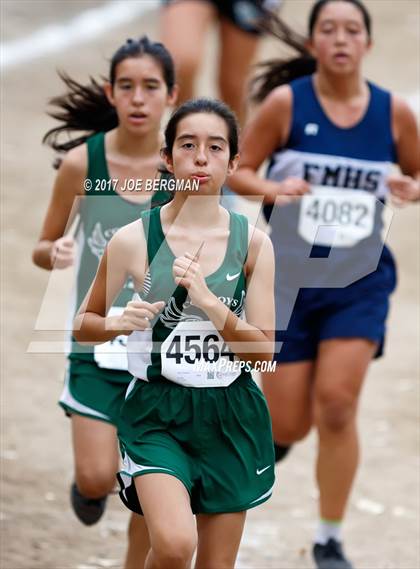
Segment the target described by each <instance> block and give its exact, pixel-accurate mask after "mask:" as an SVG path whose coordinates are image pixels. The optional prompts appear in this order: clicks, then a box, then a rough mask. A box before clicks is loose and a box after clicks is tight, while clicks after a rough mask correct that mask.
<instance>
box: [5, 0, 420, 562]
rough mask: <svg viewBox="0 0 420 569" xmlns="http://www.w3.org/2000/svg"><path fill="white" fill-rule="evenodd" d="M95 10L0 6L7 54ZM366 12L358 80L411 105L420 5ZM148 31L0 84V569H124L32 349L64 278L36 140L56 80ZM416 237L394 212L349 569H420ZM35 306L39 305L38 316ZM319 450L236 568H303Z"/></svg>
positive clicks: (374, 1) (206, 77)
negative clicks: (83, 488) (38, 261)
mask: <svg viewBox="0 0 420 569" xmlns="http://www.w3.org/2000/svg"><path fill="white" fill-rule="evenodd" d="M100 4H101V2H90V1H76V2H68V1H55V2H52V1H44V0H39V1H33V0H31V1H19V0H17V1H13V2H12V1H2V2H1V12H2V41H3V42H10V41H14V40H17V39H20V38H22V37H24V36H27V35H29V34H31V33H33V32H34V31H36V30H38V29H39V28H41V27H43V26H46V25H48V24H52V23H55V22H59V23H60V22H61V23H65V22H66V21H69V20H71V18H73V17H74V16H76V15H77V14H78V13H79V12H80V11H82V10H86V9H88V8H90V7H98V6H99V5H100ZM367 4H368V6H369V8H370V9H371V11H372V14H373V21H374V36H375V47H374V50H373V52H372V54H371V55H370V56H369V58H368V61H367V64H366V74H367V75H368V76H369V77H370V78H371V79H372V80H374V81H377V82H379V83H380V84H381V85H383V86H385V87H387V88H390V89H392V90H394V91H396V92H398V93H400V94H402V95H404V96H407V97H410V100H411V101H412V102H413V101H415V100H416V99H415V95H416V94H417V95H418V93H419V90H420V74H419V68H420V66H419V63H420V36H419V30H420V21H419V16H420V5H419V4H418V2H417V1H416V0H412V1H411V0H408V1H405V0H398V2H396V1H394V2H392V1H391V0H370V1H369V0H368V1H367ZM308 5H309V3H308V2H307V1H306V0H305V1H304V0H302V1H301V0H287V1H286V5H285V8H284V15H285V17H286V18H287V19H288V20H289V21H290V22H294V23H296V24H297V25H298V26H299V27H300V29H301V30H303V29H304V21H305V15H306V14H307V9H308ZM144 32H147V33H148V34H149V35H150V36H152V37H157V12H156V11H154V12H152V13H150V14H147V15H145V16H142V17H141V18H134V19H133V21H131V22H130V24H124V25H121V26H120V27H118V28H115V29H113V30H111V31H109V32H107V33H105V34H104V35H101V36H99V37H97V38H95V40H94V41H91V42H84V43H80V44H77V45H73V46H71V47H67V48H66V49H63V50H61V51H59V52H57V53H54V54H51V55H46V56H43V57H40V58H38V59H34V60H32V61H30V62H27V63H21V64H20V65H17V66H15V67H13V68H10V69H7V70H6V71H5V72H4V73H3V76H2V97H1V100H2V115H3V118H2V122H3V126H2V133H1V154H2V179H1V182H2V223H3V235H2V272H1V284H2V292H3V294H2V317H3V318H2V322H3V324H2V347H3V358H2V392H1V395H2V398H1V411H2V423H1V435H2V439H1V441H2V442H1V459H2V467H1V500H2V507H1V514H0V515H1V517H0V521H1V526H2V539H1V558H0V566H1V568H2V569H94V568H101V567H102V568H119V567H121V559H122V557H123V553H124V548H125V528H126V521H127V518H128V515H127V512H126V511H125V510H124V507H123V506H122V505H121V504H120V501H119V499H118V497H117V496H113V497H111V499H110V501H109V508H108V510H107V512H106V515H105V517H104V520H103V521H101V523H99V524H98V525H96V526H94V527H93V528H91V529H85V528H84V527H83V526H82V525H81V524H79V523H78V522H77V520H76V519H75V517H74V515H73V513H72V511H71V510H70V507H69V500H68V489H69V484H70V482H71V480H72V450H71V443H70V432H69V421H68V420H66V419H65V418H64V417H63V413H62V412H61V410H60V409H59V407H58V406H57V405H56V400H57V398H58V396H59V393H60V390H61V382H62V378H63V368H64V357H63V355H62V354H59V353H58V354H48V353H40V354H35V353H31V351H32V352H33V351H34V349H37V348H36V347H37V346H38V349H39V346H40V344H39V342H40V341H42V340H46V341H50V340H51V339H55V340H56V339H57V338H59V337H61V336H57V333H56V332H53V331H54V330H55V329H57V328H58V329H60V318H61V314H62V313H64V312H63V307H65V305H66V302H67V299H64V297H65V296H66V295H65V294H63V292H65V291H67V290H68V286H66V285H68V283H69V282H71V270H70V271H66V272H62V273H61V274H60V275H54V276H53V279H54V280H50V275H49V274H48V273H47V272H45V271H41V270H40V269H38V268H36V267H34V266H33V265H32V264H31V249H32V247H33V245H34V243H35V241H36V239H37V237H38V233H39V230H40V226H41V222H42V218H43V215H44V212H45V208H46V205H47V202H48V199H49V195H50V191H51V187H52V181H53V177H54V172H53V170H52V168H51V166H50V164H51V160H52V155H51V153H50V152H49V151H48V150H47V149H46V148H43V147H42V146H41V144H40V141H41V137H42V135H43V133H44V132H45V131H46V129H47V128H48V127H49V125H50V124H51V120H50V119H48V117H47V116H46V114H45V108H46V101H47V99H48V98H49V97H50V96H52V95H53V94H57V93H58V92H61V86H60V84H59V81H58V79H57V76H56V69H65V70H66V71H67V72H68V73H70V74H71V75H73V76H75V77H76V78H78V79H80V80H85V79H86V78H87V77H88V75H89V74H93V75H99V74H101V73H106V66H107V59H106V58H107V57H109V56H110V55H111V54H112V52H113V50H114V49H115V47H116V46H117V45H119V44H120V43H121V42H122V41H124V40H125V39H126V38H127V37H130V36H136V35H139V34H140V33H144ZM215 46H216V44H215V38H214V36H212V37H211V39H210V41H209V46H208V53H207V57H208V59H209V61H210V62H211V64H210V65H206V66H205V69H203V73H202V75H201V77H200V79H199V85H198V87H199V92H200V93H201V94H210V95H211V94H214V89H213V87H212V86H213V83H214V81H213V78H214V66H213V63H214V59H215V54H214V52H215ZM275 52H278V46H277V45H276V44H275V43H273V42H265V44H264V46H263V49H262V52H261V57H263V56H264V57H265V56H267V55H272V54H273V53H275ZM417 110H418V108H417ZM419 229H420V211H419V206H418V205H417V206H412V207H409V208H406V209H403V210H395V211H394V216H393V219H392V224H391V229H390V234H389V243H390V244H391V247H392V248H393V251H394V252H395V255H396V258H397V260H398V265H399V287H398V290H397V292H396V293H395V295H394V297H393V303H392V310H391V315H390V318H389V334H388V340H387V353H386V357H385V358H383V359H381V360H380V361H378V362H377V363H374V364H373V365H372V367H371V370H370V373H369V378H368V381H367V382H366V387H365V390H364V395H363V399H362V404H361V412H360V433H361V438H362V449H363V456H362V464H361V468H360V470H359V474H358V479H357V482H356V485H355V488H354V492H353V495H352V498H351V503H350V507H349V512H348V518H347V521H346V523H345V538H346V548H347V551H348V552H349V554H350V556H351V558H352V559H353V560H354V563H355V565H356V567H357V568H358V569H385V568H387V569H417V568H420V543H419V535H420V526H419V506H420V500H419V498H420V464H419V450H420V447H419V440H420V438H419V402H420V401H419V381H418V380H419V368H420V366H419V363H420V362H419V355H418V354H419V351H418V346H419V345H420V330H419V305H418V299H419V269H420V266H419V265H420V263H419V260H420V257H419V255H418V251H419V245H420V243H419V241H420V232H419ZM47 290H48V294H47V297H45V294H46V291H47ZM44 297H45V298H47V299H48V302H47V301H45V302H44V304H42V302H43V299H44ZM36 327H37V330H35V328H36ZM51 330H53V331H51ZM37 342H38V343H37ZM315 445H316V440H315V437H314V436H310V437H309V438H308V439H307V440H306V441H305V442H304V443H302V444H300V445H298V446H297V447H296V448H295V449H294V450H293V452H292V453H291V455H290V457H289V458H288V459H287V461H286V462H285V463H284V464H282V465H281V466H280V467H278V468H277V484H276V487H275V492H274V496H273V498H272V499H271V500H270V501H269V502H267V503H266V504H264V506H262V507H260V508H257V509H255V510H253V511H251V512H250V514H249V516H248V523H247V527H246V531H245V535H244V538H243V542H242V546H241V550H240V556H239V559H238V563H237V567H238V568H240V569H263V568H272V569H303V568H310V567H312V561H311V557H310V543H311V537H312V533H313V529H314V527H315V523H316V489H315V483H314V466H313V465H314V456H315Z"/></svg>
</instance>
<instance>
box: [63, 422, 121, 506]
mask: <svg viewBox="0 0 420 569" xmlns="http://www.w3.org/2000/svg"><path fill="white" fill-rule="evenodd" d="M71 424H72V433H73V452H74V463H75V470H76V473H75V474H76V484H77V488H78V490H79V492H80V493H81V494H82V495H83V496H86V497H87V498H101V497H103V496H106V495H107V494H109V493H110V492H111V491H112V489H113V488H114V486H115V481H116V478H115V477H116V473H117V472H118V468H119V453H118V448H117V430H116V428H115V427H114V425H111V424H110V423H106V422H105V421H99V420H96V419H91V418H89V417H83V416H81V415H72V417H71Z"/></svg>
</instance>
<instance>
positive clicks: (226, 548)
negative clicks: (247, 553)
mask: <svg viewBox="0 0 420 569" xmlns="http://www.w3.org/2000/svg"><path fill="white" fill-rule="evenodd" d="M245 518H246V512H236V513H232V514H212V515H204V514H200V515H198V516H197V529H198V548H197V559H196V563H195V569H209V568H210V567H214V568H216V567H217V569H233V568H234V566H235V560H236V556H237V554H238V550H239V545H240V543H241V537H242V532H243V529H244V525H245Z"/></svg>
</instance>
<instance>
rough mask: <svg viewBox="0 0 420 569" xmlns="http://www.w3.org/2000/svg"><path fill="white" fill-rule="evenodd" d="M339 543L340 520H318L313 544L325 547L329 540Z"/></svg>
mask: <svg viewBox="0 0 420 569" xmlns="http://www.w3.org/2000/svg"><path fill="white" fill-rule="evenodd" d="M331 538H332V539H335V540H336V541H341V520H337V521H332V520H323V519H321V520H319V524H318V527H317V530H316V533H315V540H314V541H315V543H319V544H320V545H325V544H326V543H327V541H328V540H329V539H331Z"/></svg>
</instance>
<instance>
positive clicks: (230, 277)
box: [226, 271, 241, 281]
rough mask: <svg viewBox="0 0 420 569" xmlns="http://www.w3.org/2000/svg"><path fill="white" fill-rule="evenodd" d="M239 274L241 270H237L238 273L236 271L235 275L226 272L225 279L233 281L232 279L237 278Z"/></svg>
mask: <svg viewBox="0 0 420 569" xmlns="http://www.w3.org/2000/svg"><path fill="white" fill-rule="evenodd" d="M240 274H241V271H239V273H236V275H230V274H229V273H228V274H227V275H226V280H227V281H233V279H237V278H238V277H239V275H240Z"/></svg>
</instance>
